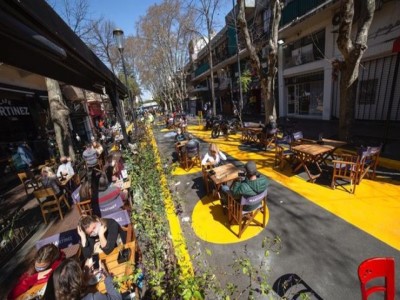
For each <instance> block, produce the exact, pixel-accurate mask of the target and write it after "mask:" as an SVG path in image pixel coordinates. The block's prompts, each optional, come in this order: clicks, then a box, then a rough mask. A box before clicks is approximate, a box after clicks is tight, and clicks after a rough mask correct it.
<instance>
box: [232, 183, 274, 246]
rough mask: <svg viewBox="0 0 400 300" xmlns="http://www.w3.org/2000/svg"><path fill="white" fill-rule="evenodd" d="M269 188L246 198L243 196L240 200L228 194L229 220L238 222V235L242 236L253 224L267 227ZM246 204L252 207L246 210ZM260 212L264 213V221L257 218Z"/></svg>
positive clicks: (233, 222) (234, 222)
mask: <svg viewBox="0 0 400 300" xmlns="http://www.w3.org/2000/svg"><path fill="white" fill-rule="evenodd" d="M267 193H268V192H267V190H265V191H264V192H262V193H260V194H258V195H255V196H252V197H248V198H244V197H242V198H241V200H240V202H239V201H237V200H235V199H234V198H233V196H232V195H228V220H229V224H231V225H233V224H238V225H239V232H238V233H237V235H238V237H239V238H240V237H241V236H242V233H243V232H244V231H245V230H246V228H247V227H248V226H250V225H251V224H254V225H257V226H261V227H262V228H264V227H265V224H266V214H267ZM246 206H252V209H249V210H245V209H246ZM258 213H262V215H263V221H262V222H259V221H258V220H256V219H255V218H256V216H257V215H258Z"/></svg>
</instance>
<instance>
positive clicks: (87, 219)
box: [77, 216, 125, 258]
mask: <svg viewBox="0 0 400 300" xmlns="http://www.w3.org/2000/svg"><path fill="white" fill-rule="evenodd" d="M77 230H78V234H79V236H80V238H81V244H82V253H83V256H84V257H85V258H89V257H91V256H92V254H93V253H99V252H101V251H102V252H104V253H105V254H110V253H111V252H112V251H113V250H114V248H115V247H116V246H117V239H118V235H121V236H123V237H125V235H124V234H125V232H123V230H122V228H121V226H120V225H119V224H118V222H117V221H115V220H114V219H107V218H99V217H97V216H82V217H81V219H80V220H79V222H78V228H77Z"/></svg>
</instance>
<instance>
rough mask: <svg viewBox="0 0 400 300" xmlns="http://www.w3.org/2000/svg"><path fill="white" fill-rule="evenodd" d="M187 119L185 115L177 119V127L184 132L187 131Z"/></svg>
mask: <svg viewBox="0 0 400 300" xmlns="http://www.w3.org/2000/svg"><path fill="white" fill-rule="evenodd" d="M187 125H188V124H187V119H186V116H181V117H180V119H179V127H180V129H181V130H182V132H186V131H187Z"/></svg>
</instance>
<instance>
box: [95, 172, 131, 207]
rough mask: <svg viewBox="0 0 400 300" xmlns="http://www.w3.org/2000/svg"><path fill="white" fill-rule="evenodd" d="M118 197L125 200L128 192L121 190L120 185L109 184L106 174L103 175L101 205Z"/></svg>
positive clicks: (100, 185)
mask: <svg viewBox="0 0 400 300" xmlns="http://www.w3.org/2000/svg"><path fill="white" fill-rule="evenodd" d="M117 197H121V199H122V200H125V199H126V198H127V193H125V192H123V191H121V189H120V188H119V187H118V186H116V185H114V184H109V182H108V180H107V176H105V174H103V175H101V176H100V179H99V198H98V202H99V205H104V204H107V203H108V202H110V201H114V200H115V199H116V198H117Z"/></svg>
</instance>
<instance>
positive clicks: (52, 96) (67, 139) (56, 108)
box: [46, 77, 75, 160]
mask: <svg viewBox="0 0 400 300" xmlns="http://www.w3.org/2000/svg"><path fill="white" fill-rule="evenodd" d="M46 86H47V92H48V97H49V105H50V115H51V120H52V121H53V124H54V132H55V135H56V141H57V145H58V149H59V150H60V155H61V156H69V157H71V159H72V160H75V152H74V148H73V146H72V138H71V131H70V128H69V123H68V119H69V109H68V107H67V106H66V105H65V104H64V103H63V102H62V94H61V89H60V86H59V84H58V82H57V81H56V80H54V79H50V78H47V77H46Z"/></svg>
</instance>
